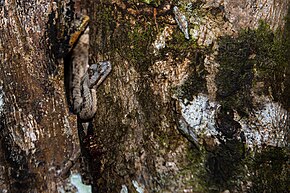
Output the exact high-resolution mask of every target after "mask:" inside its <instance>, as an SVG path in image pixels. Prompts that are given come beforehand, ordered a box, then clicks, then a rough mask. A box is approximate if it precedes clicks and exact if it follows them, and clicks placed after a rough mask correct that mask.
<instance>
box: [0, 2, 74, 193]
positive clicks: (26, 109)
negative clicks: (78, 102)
mask: <svg viewBox="0 0 290 193" xmlns="http://www.w3.org/2000/svg"><path fill="white" fill-rule="evenodd" d="M0 5H1V7H0V11H1V20H0V23H1V24H0V26H1V33H0V49H1V66H0V68H1V73H0V80H1V93H2V95H1V96H2V100H3V101H2V102H4V105H3V104H1V108H2V111H1V134H0V136H1V137H0V141H1V144H0V147H1V148H0V154H1V160H0V165H1V173H0V174H1V178H0V189H1V192H57V191H60V190H62V189H64V188H65V186H66V182H65V180H63V179H62V178H60V177H59V176H58V175H57V172H58V170H60V169H62V167H63V165H64V164H65V163H66V162H67V161H68V159H69V158H70V157H72V156H73V155H74V153H75V152H77V151H78V149H79V140H78V136H77V127H76V118H75V116H73V115H72V114H71V113H69V109H68V106H67V103H66V99H65V92H64V80H63V65H62V64H61V63H58V62H57V59H56V57H53V56H54V54H53V53H60V52H61V51H60V50H57V51H56V50H54V49H56V48H59V47H60V45H59V44H58V45H56V44H57V43H58V42H56V41H55V42H53V41H54V40H57V39H58V38H59V39H61V38H64V37H61V32H63V31H65V28H66V25H68V22H67V21H65V20H64V18H65V17H64V16H65V15H66V16H67V17H69V15H68V14H69V12H72V10H70V9H72V6H71V5H72V4H71V2H70V1H62V2H59V3H56V2H52V1H15V0H11V1H5V2H3V1H1V4H0ZM62 30H63V31H62ZM52 33H54V34H52ZM51 37H53V38H54V39H52V38H51Z"/></svg>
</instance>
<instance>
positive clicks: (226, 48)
mask: <svg viewBox="0 0 290 193" xmlns="http://www.w3.org/2000/svg"><path fill="white" fill-rule="evenodd" d="M288 41H289V40H288ZM284 42H285V41H284V40H283V39H282V38H281V36H279V35H278V34H274V33H273V32H272V31H271V30H270V28H269V26H268V25H266V24H265V23H264V22H261V23H260V26H259V28H258V29H257V30H245V31H242V32H241V33H240V34H239V36H238V37H231V36H225V37H222V38H220V40H219V55H218V56H217V61H218V62H219V63H220V68H219V72H218V74H217V76H216V84H217V88H218V91H217V99H218V100H219V101H220V103H221V104H222V105H223V106H226V107H229V108H233V109H236V110H237V111H238V112H239V113H240V114H241V115H247V114H248V113H249V112H250V111H251V109H252V108H253V101H252V96H251V89H252V87H253V86H254V84H255V83H256V82H261V81H262V82H264V87H263V89H262V91H261V94H266V95H273V97H274V99H275V100H277V101H279V102H281V103H282V104H285V101H286V100H287V99H286V98H285V97H282V95H283V92H284V91H283V83H284V82H285V76H284V75H285V71H287V69H288V71H289V62H288V59H287V57H288V56H287V52H288V53H289V51H290V50H289V47H287V46H286V45H285V43H284ZM286 42H287V41H286ZM288 90H289V88H288Z"/></svg>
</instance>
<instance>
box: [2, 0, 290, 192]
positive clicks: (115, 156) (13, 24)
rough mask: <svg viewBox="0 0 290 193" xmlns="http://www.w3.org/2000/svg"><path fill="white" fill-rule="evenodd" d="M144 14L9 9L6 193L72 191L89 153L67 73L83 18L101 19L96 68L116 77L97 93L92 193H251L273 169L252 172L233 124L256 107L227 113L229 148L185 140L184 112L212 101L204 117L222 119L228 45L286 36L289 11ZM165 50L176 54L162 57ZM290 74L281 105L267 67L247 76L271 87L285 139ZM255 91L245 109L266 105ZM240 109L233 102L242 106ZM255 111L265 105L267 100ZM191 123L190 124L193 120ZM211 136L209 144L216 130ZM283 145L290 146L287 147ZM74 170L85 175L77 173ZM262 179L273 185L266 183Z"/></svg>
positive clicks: (162, 10)
mask: <svg viewBox="0 0 290 193" xmlns="http://www.w3.org/2000/svg"><path fill="white" fill-rule="evenodd" d="M144 2H145V1H133V0H132V1H131V0H130V1H123V0H112V1H107V0H97V1H95V0H91V1H85V2H82V1H77V2H76V3H75V4H72V2H71V1H70V0H65V1H61V2H58V1H55V2H51V1H45V0H41V1H30V2H27V1H24V2H21V1H16V0H8V1H5V3H4V2H2V1H0V14H1V19H0V27H1V28H0V32H1V33H0V58H1V64H0V68H1V72H0V81H1V82H0V84H1V85H0V88H2V92H3V97H2V98H3V99H4V106H3V110H2V111H1V112H0V114H1V125H0V129H1V130H0V142H1V143H0V154H1V155H3V156H1V157H0V189H1V190H3V191H8V192H57V191H60V190H64V189H65V188H66V186H67V181H68V179H62V178H59V177H58V176H57V175H56V172H57V170H58V169H62V167H63V165H64V163H66V161H67V160H68V159H69V158H71V157H72V156H73V155H74V153H75V152H77V150H78V149H79V142H78V134H77V122H76V121H77V120H76V117H75V115H72V114H71V113H70V112H69V107H68V105H67V102H66V98H65V86H64V74H65V73H64V67H63V63H62V62H61V59H60V58H61V57H64V56H65V53H66V52H67V51H68V36H69V34H70V33H71V31H70V30H71V29H70V23H71V22H72V20H73V16H74V14H75V13H76V12H81V11H80V10H81V7H84V8H86V9H87V10H88V15H89V16H90V18H91V21H90V41H91V42H90V43H91V45H90V48H91V49H90V53H91V61H90V62H91V63H94V62H96V61H101V60H110V61H111V63H112V65H113V70H112V73H111V75H110V76H109V77H108V78H107V80H106V81H105V82H104V83H103V84H102V85H101V86H100V87H99V88H98V90H97V93H98V104H97V105H98V110H97V113H96V117H95V118H94V120H93V122H92V126H91V127H90V130H89V132H88V135H87V136H79V137H80V138H81V140H80V141H81V146H83V150H85V152H87V153H88V155H86V158H87V159H89V161H90V171H87V172H91V173H92V174H93V192H122V193H125V192H136V191H137V192H228V191H229V190H230V191H231V192H235V191H236V192H251V190H252V189H251V188H252V187H253V186H254V185H252V186H251V184H254V181H253V179H249V177H248V176H249V175H253V174H255V175H257V176H258V177H261V173H262V174H264V172H263V170H261V171H260V170H259V171H257V170H256V168H258V167H261V166H266V167H268V166H269V165H271V164H270V163H272V162H273V160H271V159H270V158H269V159H270V161H269V160H266V161H265V162H263V161H264V160H263V159H260V158H259V157H258V158H255V159H257V160H258V161H257V162H255V163H254V164H253V165H247V164H248V163H245V164H244V162H246V161H247V159H246V158H247V157H246V158H245V156H247V155H246V152H245V150H246V149H245V146H247V145H250V144H246V142H245V141H244V139H243V138H245V136H242V132H241V131H243V130H241V122H239V120H237V119H236V118H235V119H234V118H233V117H232V115H233V114H235V115H239V116H241V114H242V113H243V112H244V111H247V110H248V106H246V107H245V109H246V110H244V111H243V108H244V106H242V105H240V104H239V105H240V106H238V105H236V106H231V108H232V109H231V111H225V112H226V113H225V112H223V111H222V110H221V113H220V114H218V113H216V114H217V116H216V120H217V121H216V122H217V123H216V125H219V126H220V125H226V124H227V125H230V126H231V128H230V129H232V130H233V131H232V130H230V129H229V131H228V130H227V129H224V130H222V129H221V130H220V133H222V132H223V133H225V134H227V135H230V137H231V139H230V140H228V141H227V142H226V143H225V144H223V143H222V144H219V145H218V144H217V140H219V139H218V138H217V137H216V136H214V135H213V134H211V133H210V134H209V135H201V134H199V136H198V143H197V144H195V143H192V142H193V141H194V140H193V139H192V136H190V134H189V133H186V132H184V131H181V130H182V127H186V128H190V127H191V126H190V124H189V123H186V121H187V120H185V118H184V117H182V116H185V115H184V114H182V113H184V112H183V109H182V108H183V107H184V106H186V105H188V104H191V102H192V101H194V100H193V99H194V98H197V97H198V96H201V97H203V96H204V95H206V96H207V97H208V100H207V103H206V104H205V106H208V107H209V108H212V109H214V108H215V107H216V106H217V105H216V106H214V105H212V104H213V103H219V104H222V105H224V101H223V98H222V97H221V96H222V94H223V92H222V91H223V90H222V87H221V86H220V85H223V84H224V83H223V82H217V77H219V76H220V77H223V76H225V75H224V74H222V73H223V72H224V71H222V70H223V69H222V68H221V67H220V66H221V63H222V62H223V61H221V60H222V59H220V61H218V60H217V58H219V55H218V54H217V53H218V52H220V50H218V48H217V47H218V46H221V42H220V39H222V38H223V37H228V36H229V37H230V40H233V39H235V38H236V37H237V36H239V31H240V30H242V29H248V28H250V29H254V28H257V27H258V23H259V20H260V19H262V20H264V21H265V22H267V23H269V25H270V29H271V30H276V29H280V30H281V33H283V32H284V27H283V25H284V23H285V22H284V21H283V18H284V17H285V16H286V14H287V9H288V5H289V2H288V1H282V0H280V1H275V3H273V2H272V1H270V0H269V1H268V0H259V1H255V0H241V1H235V2H236V3H233V2H234V1H229V0H225V1H213V0H206V1H199V0H197V1H194V0H193V1H192V2H189V1H187V0H184V1H178V2H179V3H177V1H174V0H169V1H158V0H156V1H155V0H153V1H147V2H151V3H144ZM237 2H240V4H238V3H237ZM260 3H261V5H264V6H262V8H259V7H257V5H260ZM175 5H177V6H179V7H181V8H180V10H181V11H183V12H186V14H185V15H186V17H187V18H188V20H190V21H189V23H190V26H189V28H190V29H191V31H190V36H191V40H189V41H188V40H186V39H185V38H184V35H183V34H182V32H181V31H180V29H179V27H178V26H177V23H176V21H175V20H174V15H173V12H172V8H173V6H175ZM243 5H244V6H243ZM73 6H74V8H75V9H73V8H72V7H73ZM268 9H269V10H270V11H267V10H268ZM263 10H265V11H264V12H263ZM255 11H257V13H256V12H255ZM259 11H260V12H259ZM199 14H200V15H199ZM259 14H260V15H259ZM276 20H277V22H276ZM196 27H197V28H196ZM251 32H252V31H251ZM252 33H254V32H252ZM272 35H273V34H272ZM243 41H246V40H243ZM263 41H264V40H263ZM265 41H266V40H265ZM160 42H163V43H164V44H166V46H165V47H162V46H161V47H162V48H157V45H156V44H158V43H160ZM248 43H249V42H248ZM250 43H251V42H250ZM160 44H161V43H160ZM229 45H230V44H229ZM226 48H227V47H226ZM225 50H227V49H225ZM238 51H239V50H238ZM233 55H234V54H233ZM256 55H258V54H257V53H256V50H255V49H254V48H250V49H249V55H247V54H246V56H245V60H247V59H249V58H255V56H256ZM283 57H284V56H283ZM258 64H259V63H258ZM286 65H288V66H286V67H284V66H282V69H283V73H284V72H285V74H283V76H282V77H283V78H281V79H282V80H280V79H279V78H280V77H278V78H277V79H279V81H280V82H279V81H277V82H278V83H279V85H278V86H277V87H279V88H278V90H279V89H280V87H281V88H282V87H283V88H282V89H280V90H283V91H281V92H283V93H282V94H281V96H282V97H280V95H279V96H278V97H276V96H275V93H274V94H273V93H271V91H270V90H271V89H272V88H274V87H273V85H271V86H268V85H269V84H271V83H269V82H266V81H265V80H260V79H259V78H260V77H259V76H258V75H253V73H252V71H253V72H254V71H257V68H258V67H256V66H255V68H254V67H253V68H251V70H250V73H249V74H250V77H252V76H256V77H255V78H256V79H254V80H255V81H256V80H257V81H256V82H258V83H259V84H260V85H265V86H264V87H263V88H264V90H267V91H268V97H269V98H275V102H277V103H279V105H280V104H282V105H280V106H279V108H280V107H281V108H280V109H282V110H281V112H282V113H281V114H282V115H281V116H280V114H279V113H280V112H279V113H277V114H279V116H276V117H275V116H274V117H273V119H274V118H277V117H278V118H279V117H282V118H281V119H278V121H276V122H275V121H273V122H272V123H273V127H276V124H278V125H279V124H280V122H279V121H281V122H282V121H284V119H283V117H286V118H285V122H282V124H280V125H282V126H281V127H280V128H277V131H279V132H280V131H285V130H287V128H289V118H288V115H289V112H288V111H289V106H287V105H289V103H287V101H286V100H285V95H286V94H287V92H288V91H289V84H288V83H287V80H289V63H286ZM279 69H280V68H279ZM226 70H227V69H226ZM234 70H236V69H234ZM247 70H248V69H245V71H247ZM218 72H220V74H218ZM226 72H227V71H226ZM242 72H243V69H242ZM267 73H269V72H267ZM271 73H272V74H274V73H273V72H272V71H271V72H270V73H269V74H270V75H271ZM287 73H288V74H287ZM217 74H218V75H217ZM269 74H267V75H266V77H270V75H269ZM247 75H248V74H247ZM276 75H277V74H275V77H276ZM261 76H262V75H261ZM242 78H244V77H242ZM261 79H262V78H261ZM265 79H266V78H265ZM241 80H248V79H241ZM258 80H259V81H258ZM271 80H272V79H271ZM273 80H276V79H273ZM219 81H220V80H219ZM255 81H252V79H251V82H250V85H251V86H249V85H247V83H245V84H246V86H245V88H244V89H245V90H246V91H247V92H246V93H243V94H245V97H244V96H243V97H244V98H246V99H248V98H247V97H248V95H250V94H249V93H251V94H252V93H254V94H253V95H254V97H256V98H255V100H256V99H257V98H258V97H260V95H258V94H257V90H259V88H258V83H257V85H255V86H253V87H252V83H253V84H254V83H255ZM263 81H264V82H263ZM272 82H275V81H272ZM278 83H277V84H278ZM233 84H234V83H233ZM230 85H232V84H230ZM281 85H282V86H281ZM247 86H249V87H250V89H248V90H247V88H248V87H247ZM267 86H268V87H267ZM274 86H275V85H274ZM270 87H271V88H270ZM242 88H243V87H242ZM219 89H220V90H219ZM221 90H222V91H221ZM280 90H279V91H280ZM242 91H243V90H242ZM286 91H287V92H286ZM180 93H181V94H180ZM180 95H181V97H180ZM241 95H242V94H241ZM0 96H1V94H0ZM219 97H220V98H219ZM238 97H240V96H238ZM238 97H237V100H236V101H234V102H237V103H238V102H240V101H239V100H238V99H239V98H238ZM243 97H241V98H242V99H244V98H243ZM279 97H280V98H279ZM249 98H250V97H249ZM0 102H1V100H0ZM250 102H251V101H250ZM254 103H260V102H259V100H258V99H257V100H256V101H254ZM182 105H183V106H182ZM211 105H212V106H211ZM246 105H247V104H246ZM254 105H255V104H254ZM201 106H202V105H201ZM282 107H283V108H282ZM256 108H258V105H257V106H256ZM285 109H286V110H285ZM0 110H1V106H0ZM198 110H199V108H196V112H197V111H198ZM278 110H279V109H278ZM216 111H217V109H216ZM202 113H204V112H202ZM181 114H182V115H181ZM193 114H194V112H191V114H190V119H192V120H195V119H196V117H195V115H196V114H194V115H193ZM250 115H251V116H254V115H255V114H250ZM204 116H206V113H205V114H204ZM251 116H249V117H248V118H245V120H246V121H245V122H244V124H246V122H249V123H250V124H252V125H254V124H256V125H255V126H256V127H255V128H258V129H260V130H262V131H264V130H263V129H264V128H266V127H263V125H262V126H261V122H258V121H257V122H255V121H256V120H252V119H254V118H252V117H251ZM241 117H242V116H241ZM242 118H243V117H242ZM184 120H185V121H184ZM259 124H260V125H259ZM214 126H215V125H214ZM205 127H206V132H208V131H209V130H211V128H212V127H213V126H212V125H211V126H210V125H206V126H205ZM270 127H271V126H270ZM267 129H268V125H267ZM282 133H283V132H282ZM277 135H278V134H277ZM237 136H238V137H237ZM223 137H225V136H223ZM283 137H284V136H283ZM274 141H275V140H274ZM218 142H220V141H218ZM278 142H281V143H282V144H284V142H285V143H286V144H287V143H288V141H287V139H286V137H285V138H283V139H282V140H281V141H278ZM263 145H265V144H263ZM196 146H199V149H198V148H196ZM265 146H267V144H266V145H265ZM267 147H268V146H267ZM272 149H274V152H278V154H277V155H278V156H280V157H282V158H283V159H282V160H287V159H288V160H289V157H288V158H287V155H288V154H286V153H285V154H284V149H283V147H272V146H271V148H270V150H268V149H263V150H265V151H266V150H267V152H270V153H272ZM247 150H248V151H251V150H250V149H247ZM260 151H262V150H260ZM224 152H226V153H225V154H223V153H224ZM227 153H228V154H227ZM251 154H255V153H252V152H251ZM257 154H258V155H259V156H260V157H263V155H264V154H259V153H257ZM220 155H221V156H220ZM280 157H279V158H280ZM249 159H251V157H250V156H249ZM267 159H268V158H267ZM259 160H262V161H261V162H262V163H260V162H259ZM275 161H276V162H277V160H274V162H275ZM223 162H224V165H223ZM276 162H275V163H276ZM285 163H286V161H283V162H282V163H281V165H282V166H281V168H282V169H281V170H277V171H282V172H280V173H281V175H282V177H285V175H284V173H283V172H285V170H283V168H285V166H287V164H286V165H285ZM255 164H256V165H255ZM279 164H280V162H279V163H278V165H279ZM238 165H242V166H241V167H242V169H240V168H238V167H237V166H238ZM244 165H247V168H245V167H244ZM248 166H249V167H248ZM279 166H280V165H279ZM251 167H252V168H251ZM269 167H270V166H269ZM75 170H79V166H78V165H77V166H75ZM271 171H272V170H271ZM275 174H276V175H273V176H274V179H277V178H279V177H280V176H279V175H280V174H279V173H278V174H277V173H275ZM255 175H254V177H255ZM241 176H242V178H240V177H241ZM277 176H278V177H277ZM286 176H287V175H286ZM262 177H264V178H267V176H266V174H265V176H262ZM264 178H262V180H261V181H265V180H263V179H264ZM257 179H258V178H257ZM283 180H284V179H282V182H284V181H287V180H284V181H283ZM266 181H267V180H266ZM269 181H270V182H269V183H270V185H271V182H272V181H271V180H269ZM261 183H262V182H261ZM249 184H250V185H249ZM282 185H284V184H282ZM265 187H267V186H265ZM281 187H282V188H283V186H281ZM258 192H259V191H258Z"/></svg>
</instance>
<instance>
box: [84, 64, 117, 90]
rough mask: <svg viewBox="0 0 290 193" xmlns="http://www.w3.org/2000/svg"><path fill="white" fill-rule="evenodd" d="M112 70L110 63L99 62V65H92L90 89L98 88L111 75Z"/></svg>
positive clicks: (90, 68)
mask: <svg viewBox="0 0 290 193" xmlns="http://www.w3.org/2000/svg"><path fill="white" fill-rule="evenodd" d="M111 70H112V65H111V62H110V61H103V62H98V63H97V64H92V65H90V67H89V69H88V73H89V87H90V88H92V87H96V88H97V87H98V86H99V85H100V84H101V83H102V82H103V81H104V80H105V79H106V77H107V76H108V75H109V73H110V72H111Z"/></svg>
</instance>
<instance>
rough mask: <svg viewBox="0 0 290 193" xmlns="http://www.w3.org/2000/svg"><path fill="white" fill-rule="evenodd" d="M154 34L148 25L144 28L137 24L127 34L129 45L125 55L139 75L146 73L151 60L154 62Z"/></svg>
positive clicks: (151, 27)
mask: <svg viewBox="0 0 290 193" xmlns="http://www.w3.org/2000/svg"><path fill="white" fill-rule="evenodd" d="M155 33H156V31H155V30H154V27H153V26H151V25H150V24H149V25H147V26H146V27H145V26H141V24H138V25H137V26H135V27H134V29H132V30H131V31H130V32H129V34H128V38H129V44H130V45H129V47H128V51H127V53H126V55H127V57H128V58H130V60H131V62H132V63H133V64H134V65H135V67H136V70H137V71H139V72H140V73H144V72H145V73H146V72H147V70H148V68H149V66H150V65H151V64H152V61H151V60H154V55H153V49H152V42H153V37H155V36H156V35H155Z"/></svg>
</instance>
